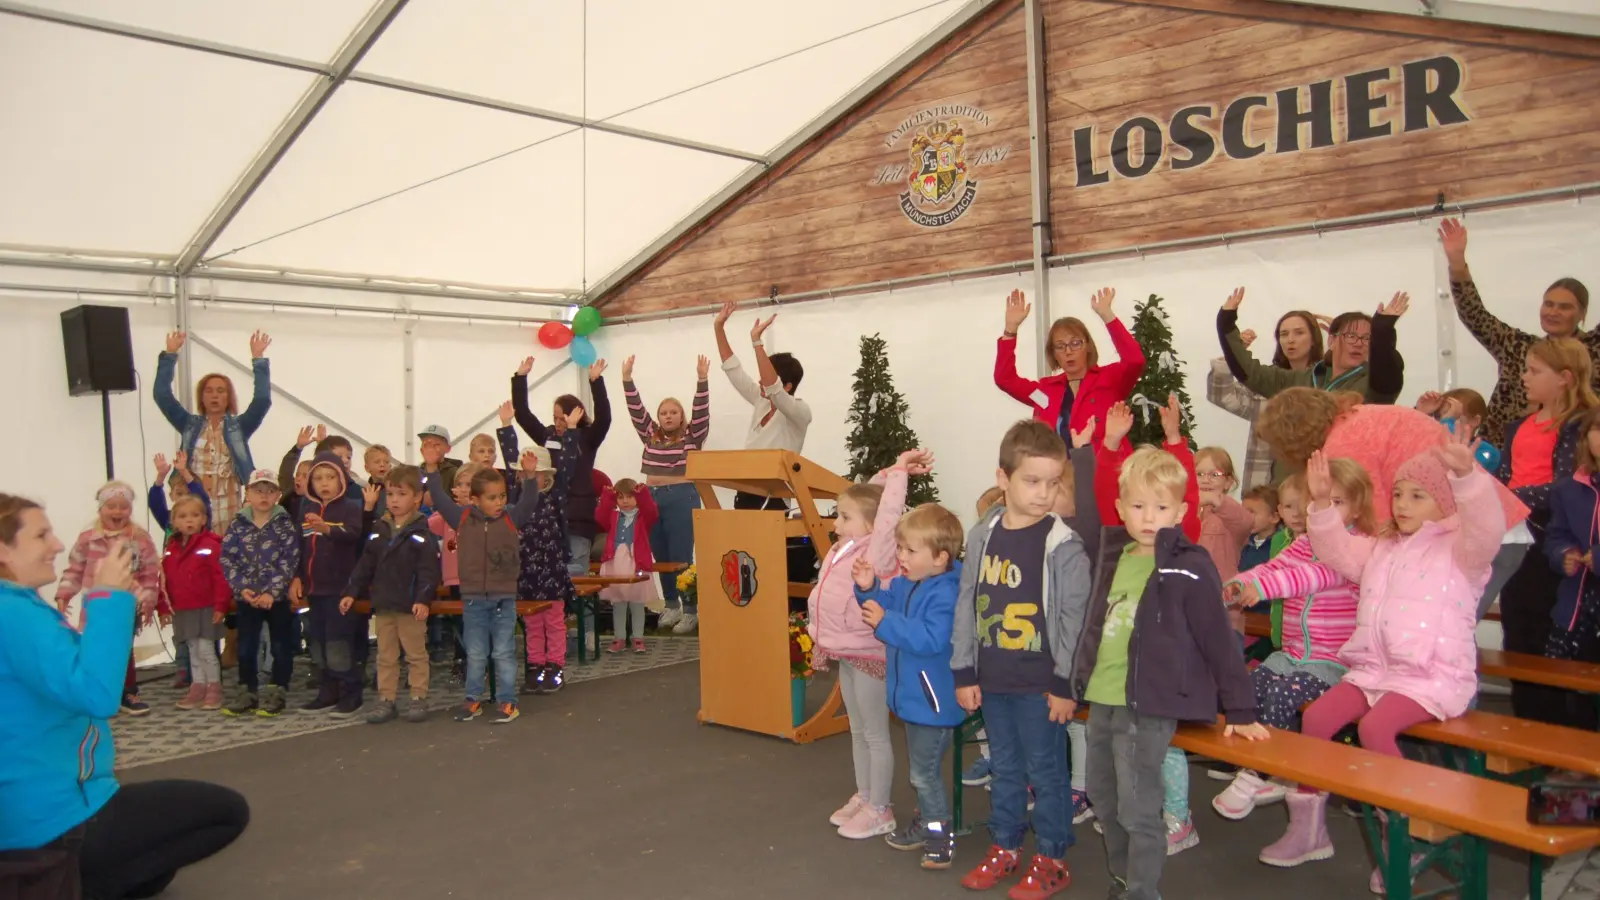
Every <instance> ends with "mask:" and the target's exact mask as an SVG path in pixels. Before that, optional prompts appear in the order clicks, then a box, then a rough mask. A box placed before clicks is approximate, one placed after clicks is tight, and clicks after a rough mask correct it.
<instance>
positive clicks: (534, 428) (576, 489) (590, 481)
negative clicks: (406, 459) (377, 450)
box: [446, 375, 611, 558]
mask: <svg viewBox="0 0 1600 900" xmlns="http://www.w3.org/2000/svg"><path fill="white" fill-rule="evenodd" d="M589 391H590V393H592V394H594V402H593V403H591V404H589V406H588V407H586V409H587V410H588V412H589V416H590V422H589V424H587V425H580V426H578V451H577V452H578V460H577V463H578V467H577V469H576V470H574V471H573V473H572V486H571V488H570V489H569V490H568V492H567V500H566V504H565V508H564V509H563V510H562V512H564V513H565V515H566V520H567V528H568V529H569V530H570V531H571V532H572V533H573V534H576V535H578V536H580V537H586V538H588V539H589V540H591V541H592V540H594V537H595V535H596V534H598V533H599V529H600V526H599V525H598V524H597V523H596V522H595V520H594V511H595V506H596V505H597V504H598V503H599V502H600V495H599V494H598V493H597V492H596V491H595V488H594V457H595V454H596V453H598V452H600V444H601V443H602V442H604V441H605V439H606V434H607V432H609V431H610V430H611V400H610V398H609V397H607V396H606V380H605V379H604V378H596V379H595V380H593V381H591V382H589ZM511 407H512V409H513V410H514V412H515V415H516V417H517V424H518V425H521V426H522V430H523V431H525V432H527V433H528V437H530V438H533V442H534V443H536V444H538V445H540V446H542V447H544V446H549V444H550V439H551V438H557V435H556V430H555V428H553V427H548V426H546V425H545V424H544V423H543V422H542V421H540V420H539V417H538V416H537V415H534V412H533V408H532V407H530V406H529V405H528V376H526V375H512V376H511ZM557 439H558V440H559V438H557ZM564 452H568V451H565V450H562V451H558V452H557V454H556V455H558V456H559V454H560V453H564ZM515 462H516V459H515V458H513V457H510V456H507V457H506V466H507V467H510V466H511V464H512V463H515ZM446 487H449V485H446ZM597 558H598V557H597Z"/></svg>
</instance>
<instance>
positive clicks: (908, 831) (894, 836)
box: [883, 814, 927, 850]
mask: <svg viewBox="0 0 1600 900" xmlns="http://www.w3.org/2000/svg"><path fill="white" fill-rule="evenodd" d="M926 840H927V833H926V831H925V830H924V829H923V827H922V816H921V815H920V814H918V815H914V816H912V817H911V821H910V822H907V823H906V827H904V828H901V829H899V830H898V831H894V832H892V833H890V834H888V835H886V836H885V837H884V839H883V842H884V843H886V844H888V845H889V846H891V847H893V848H894V849H896V850H921V849H922V846H923V844H924V843H925V842H926Z"/></svg>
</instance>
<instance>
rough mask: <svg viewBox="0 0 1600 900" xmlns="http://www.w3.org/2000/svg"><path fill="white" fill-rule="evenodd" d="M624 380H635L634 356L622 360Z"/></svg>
mask: <svg viewBox="0 0 1600 900" xmlns="http://www.w3.org/2000/svg"><path fill="white" fill-rule="evenodd" d="M622 380H623V381H632V380H633V357H631V356H630V357H628V358H627V359H625V360H623V361H622Z"/></svg>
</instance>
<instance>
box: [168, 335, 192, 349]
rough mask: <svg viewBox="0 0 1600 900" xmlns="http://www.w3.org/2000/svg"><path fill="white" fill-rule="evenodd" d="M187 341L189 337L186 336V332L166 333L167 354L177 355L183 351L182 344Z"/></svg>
mask: <svg viewBox="0 0 1600 900" xmlns="http://www.w3.org/2000/svg"><path fill="white" fill-rule="evenodd" d="M188 339H189V335H188V333H187V332H183V331H169V332H167V352H168V353H177V352H178V351H179V350H182V349H183V342H184V341H186V340H188Z"/></svg>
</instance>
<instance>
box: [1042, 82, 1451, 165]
mask: <svg viewBox="0 0 1600 900" xmlns="http://www.w3.org/2000/svg"><path fill="white" fill-rule="evenodd" d="M1465 80H1466V66H1465V65H1464V64H1463V63H1462V62H1461V60H1459V59H1456V58H1455V57H1452V56H1435V57H1430V58H1428V59H1419V60H1417V61H1415V62H1408V63H1405V64H1404V65H1402V66H1400V67H1399V73H1398V74H1396V72H1395V70H1394V68H1393V67H1385V68H1381V69H1369V70H1367V71H1364V72H1357V73H1355V74H1352V75H1345V76H1344V77H1342V78H1336V79H1334V78H1331V79H1328V80H1326V81H1318V82H1315V83H1312V84H1310V85H1299V86H1295V87H1288V88H1284V89H1282V90H1279V91H1275V92H1273V93H1271V94H1246V95H1245V96H1242V97H1238V98H1236V99H1234V100H1232V101H1231V102H1229V103H1228V104H1226V105H1224V106H1221V107H1217V106H1213V105H1211V104H1209V103H1197V104H1195V105H1192V106H1185V107H1183V108H1182V109H1179V110H1178V111H1177V112H1175V113H1173V114H1172V118H1171V119H1170V120H1169V121H1168V122H1167V123H1166V125H1165V126H1163V125H1162V123H1160V122H1157V121H1156V120H1155V119H1152V118H1150V117H1148V116H1134V117H1133V118H1131V119H1128V120H1127V121H1125V122H1123V123H1122V124H1120V125H1118V126H1117V127H1116V129H1115V130H1114V131H1113V132H1112V134H1111V152H1110V166H1109V168H1100V169H1097V168H1096V165H1097V161H1096V159H1095V157H1094V147H1095V143H1096V140H1095V139H1096V137H1097V132H1098V130H1099V127H1098V126H1096V125H1087V126H1084V127H1082V128H1078V129H1075V130H1074V131H1073V133H1072V151H1073V156H1074V158H1075V162H1076V167H1077V183H1076V185H1075V187H1080V188H1081V187H1093V186H1095V185H1099V184H1106V183H1108V182H1110V181H1111V179H1112V173H1115V174H1116V175H1117V176H1118V177H1121V178H1142V177H1144V176H1146V175H1149V174H1150V173H1151V172H1154V171H1155V170H1156V169H1157V168H1158V167H1160V166H1162V165H1163V164H1165V166H1166V167H1167V168H1169V169H1172V170H1175V171H1176V170H1182V169H1194V168H1197V167H1199V166H1203V165H1205V164H1206V163H1208V162H1210V161H1211V160H1212V159H1214V158H1216V157H1217V154H1218V151H1219V150H1220V151H1221V153H1222V154H1223V155H1224V156H1226V157H1227V158H1229V159H1252V158H1254V157H1257V156H1261V155H1263V154H1266V153H1272V154H1280V153H1298V152H1300V151H1302V150H1314V149H1317V148H1321V147H1333V146H1336V145H1340V144H1354V143H1357V142H1360V141H1370V140H1374V139H1376V138H1386V137H1392V136H1393V135H1395V134H1396V133H1401V134H1410V133H1411V132H1416V131H1427V130H1429V129H1436V128H1444V127H1448V126H1451V125H1460V124H1463V123H1465V122H1467V121H1469V117H1468V115H1467V112H1466V110H1465V109H1463V108H1462V104H1461V101H1460V99H1459V98H1458V94H1459V93H1460V91H1461V86H1462V83H1463V82H1464V81H1465ZM1397 81H1398V83H1399V87H1400V102H1399V103H1398V104H1397V105H1395V106H1394V107H1391V106H1390V98H1389V97H1388V96H1387V95H1386V94H1384V93H1383V92H1382V88H1383V87H1385V86H1388V85H1391V84H1394V83H1395V82H1397ZM1336 93H1337V94H1339V95H1341V96H1342V99H1343V101H1344V103H1343V109H1342V110H1339V111H1336V110H1335V102H1334V101H1335V95H1336ZM1338 112H1342V115H1338V114H1337V113H1338ZM1263 116H1273V117H1275V124H1276V127H1275V128H1274V129H1273V134H1272V136H1271V137H1270V138H1269V139H1266V140H1263V141H1261V142H1260V143H1256V142H1254V140H1253V138H1252V137H1251V126H1252V125H1253V124H1255V125H1259V124H1260V117H1263ZM1304 126H1310V134H1309V137H1310V140H1309V141H1304V142H1302V140H1301V138H1302V131H1303V127H1304ZM1135 135H1137V136H1138V139H1139V149H1138V150H1137V151H1135V149H1134V137H1135ZM1169 142H1170V144H1171V145H1172V146H1169Z"/></svg>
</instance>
